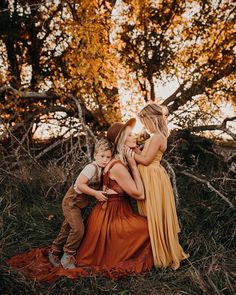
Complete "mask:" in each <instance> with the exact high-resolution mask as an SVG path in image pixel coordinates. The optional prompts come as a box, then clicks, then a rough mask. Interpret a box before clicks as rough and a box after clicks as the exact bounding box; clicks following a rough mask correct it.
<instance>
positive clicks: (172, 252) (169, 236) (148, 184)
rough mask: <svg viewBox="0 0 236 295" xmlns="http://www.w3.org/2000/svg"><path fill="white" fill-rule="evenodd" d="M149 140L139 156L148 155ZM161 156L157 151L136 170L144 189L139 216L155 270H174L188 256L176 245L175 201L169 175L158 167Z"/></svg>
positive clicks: (176, 221) (139, 204)
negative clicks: (145, 225)
mask: <svg viewBox="0 0 236 295" xmlns="http://www.w3.org/2000/svg"><path fill="white" fill-rule="evenodd" d="M150 142H151V139H148V140H147V141H146V143H145V145H144V149H143V151H142V155H145V154H146V153H147V150H148V148H149V144H150ZM162 155H163V153H162V152H161V151H160V150H158V151H157V153H156V156H155V158H154V160H153V161H152V163H151V164H150V165H148V166H144V165H141V164H139V165H138V168H139V171H140V174H141V176H142V180H143V183H144V187H145V195H146V199H145V200H144V201H138V202H137V203H138V210H139V213H140V214H141V215H143V216H147V220H148V229H149V234H150V240H151V245H152V252H153V258H154V265H155V267H157V268H158V267H168V266H170V267H171V268H173V269H177V268H179V266H180V261H182V260H183V259H186V258H188V257H189V255H188V254H186V253H185V252H184V250H183V249H182V247H181V245H180V244H179V239H178V233H179V232H180V227H179V222H178V217H177V213H176V207H175V199H174V194H173V190H172V186H171V182H170V179H169V176H168V174H167V172H166V170H165V168H164V167H163V166H162V165H161V164H160V161H161V158H162Z"/></svg>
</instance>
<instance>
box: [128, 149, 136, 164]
mask: <svg viewBox="0 0 236 295" xmlns="http://www.w3.org/2000/svg"><path fill="white" fill-rule="evenodd" d="M134 155H135V152H134V151H133V150H132V149H131V148H129V147H127V146H125V156H126V159H127V161H128V164H129V165H130V166H136V162H135V159H134Z"/></svg>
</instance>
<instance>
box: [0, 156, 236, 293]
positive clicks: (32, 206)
mask: <svg viewBox="0 0 236 295" xmlns="http://www.w3.org/2000/svg"><path fill="white" fill-rule="evenodd" d="M200 158H201V155H199V157H198V163H197V164H196V163H195V162H193V163H194V164H191V165H195V166H194V169H195V170H194V171H195V172H199V171H203V170H204V167H203V164H204V161H202V160H201V159H200ZM217 161H218V160H217ZM207 163H208V164H206V165H207V166H208V165H209V162H207ZM222 163H223V162H221V163H220V162H216V159H214V165H215V167H217V171H216V169H214V170H213V171H212V168H207V167H205V170H204V173H205V174H206V172H207V173H211V175H213V176H214V178H215V179H216V178H217V177H222V175H224V173H225V171H224V168H223V167H224V166H223V164H222ZM177 164H179V163H177ZM177 164H176V165H177ZM180 164H181V165H186V163H183V162H181V163H180ZM191 165H188V167H190V168H191ZM176 167H177V166H176ZM192 167H193V166H192ZM210 171H211V172H210ZM176 172H177V184H178V190H179V195H180V196H181V197H180V204H179V207H178V216H179V219H180V224H181V227H182V231H181V234H180V241H181V244H182V246H183V247H184V249H185V251H186V252H188V253H190V258H189V260H186V261H184V262H183V263H182V266H181V268H180V269H178V270H177V271H173V270H171V269H157V270H154V269H153V270H152V271H151V272H149V273H146V274H143V275H140V276H134V277H126V278H123V279H121V280H119V281H111V280H109V279H106V278H103V277H99V278H94V277H87V278H80V277H79V278H77V279H76V280H69V279H67V278H60V279H59V280H58V281H56V282H51V283H39V282H36V281H34V280H31V279H28V278H26V277H24V276H23V275H22V274H21V273H19V272H16V271H15V270H14V269H11V268H10V267H9V266H8V265H7V264H6V260H7V259H8V258H10V257H11V256H13V255H14V254H17V253H20V252H23V251H27V250H28V249H31V248H33V247H41V246H47V245H50V243H51V242H52V240H53V239H54V238H55V237H56V235H57V233H58V230H59V228H60V225H61V221H62V218H63V217H62V211H61V200H62V197H63V195H64V193H65V191H66V189H67V188H68V187H69V185H70V183H71V181H72V179H73V177H72V176H71V175H66V174H65V172H64V169H63V168H60V166H58V165H53V164H52V163H47V164H45V165H44V169H40V168H38V167H34V166H31V167H28V166H25V167H21V168H20V169H18V170H17V169H16V170H15V171H14V174H15V176H16V175H17V176H18V178H15V177H13V176H11V175H3V178H2V182H1V186H0V206H1V219H0V222H1V225H2V226H1V249H0V251H1V258H0V264H1V266H0V271H1V274H0V294H15V295H17V294H37V295H39V294H44V295H45V294H58V295H59V294H67V295H69V294H96V295H97V294H120V295H125V294H135V295H136V294H137V295H139V294H143V295H144V294H153V295H154V294H160V295H162V294H165V295H172V294H189V295H200V294H212V295H215V294H225V295H228V294H230V295H231V294H232V295H233V294H235V290H236V288H235V281H236V278H235V274H236V272H235V271H236V269H235V244H234V237H235V224H236V223H235V222H236V218H235V217H236V215H235V210H234V209H233V208H230V207H229V206H228V204H227V203H224V202H223V201H222V200H221V199H220V198H219V197H218V196H217V195H216V194H215V193H214V192H211V191H209V189H208V188H207V187H205V186H204V185H203V184H200V183H197V182H193V181H192V180H191V179H189V178H187V177H186V176H183V175H182V174H180V173H178V170H176ZM209 175H210V174H209ZM228 178H229V176H228ZM232 178H233V177H232ZM225 181H226V182H224V183H223V182H221V184H220V185H219V186H218V187H217V189H220V190H221V191H222V192H224V193H225V192H226V191H227V192H233V188H235V184H234V182H232V181H229V182H227V180H225ZM231 201H233V200H231Z"/></svg>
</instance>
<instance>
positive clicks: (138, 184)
mask: <svg viewBox="0 0 236 295" xmlns="http://www.w3.org/2000/svg"><path fill="white" fill-rule="evenodd" d="M133 162H134V163H133V164H130V169H131V173H132V176H133V178H132V176H131V175H130V173H129V171H128V169H127V168H126V167H124V166H123V165H122V164H120V163H117V164H116V165H114V166H113V167H112V168H111V170H110V177H111V179H114V180H115V181H116V182H117V183H118V184H119V186H120V187H121V188H122V189H123V190H124V191H125V192H126V193H127V194H128V195H129V196H131V197H132V198H134V199H136V200H144V199H145V195H144V188H143V183H142V179H141V177H140V174H139V171H138V167H137V164H136V163H135V161H134V160H133Z"/></svg>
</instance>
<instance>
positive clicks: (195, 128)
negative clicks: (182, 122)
mask: <svg viewBox="0 0 236 295" xmlns="http://www.w3.org/2000/svg"><path fill="white" fill-rule="evenodd" d="M234 120H236V116H234V117H229V118H225V119H224V120H223V122H222V123H221V124H218V125H203V126H193V127H189V128H185V129H183V130H188V131H190V132H200V131H212V130H222V131H223V132H225V133H227V134H228V135H230V136H231V137H232V138H233V139H234V140H236V134H235V133H233V132H232V131H230V130H229V129H228V128H227V126H226V124H227V122H228V121H234Z"/></svg>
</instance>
